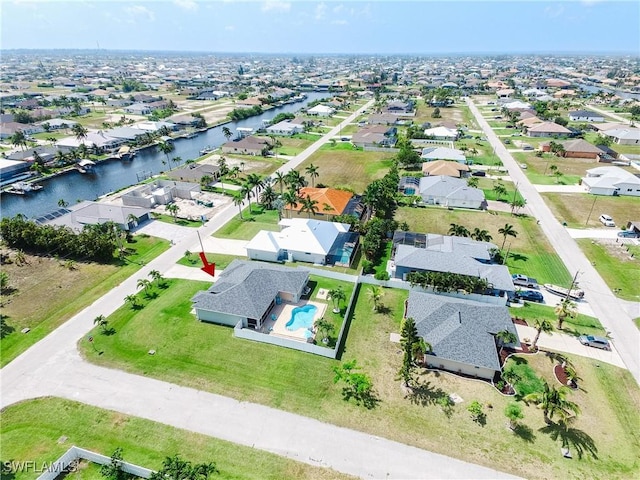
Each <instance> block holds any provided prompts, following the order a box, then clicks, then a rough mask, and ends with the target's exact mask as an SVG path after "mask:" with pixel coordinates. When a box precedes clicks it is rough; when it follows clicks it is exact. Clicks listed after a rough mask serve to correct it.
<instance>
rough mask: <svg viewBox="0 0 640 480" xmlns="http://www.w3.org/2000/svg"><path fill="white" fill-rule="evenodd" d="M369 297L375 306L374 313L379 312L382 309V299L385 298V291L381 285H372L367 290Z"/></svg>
mask: <svg viewBox="0 0 640 480" xmlns="http://www.w3.org/2000/svg"><path fill="white" fill-rule="evenodd" d="M367 297H369V301H370V302H371V303H372V304H373V311H374V312H379V311H380V310H381V309H382V298H383V297H384V290H383V289H382V287H381V286H380V285H371V286H370V287H369V289H368V290H367Z"/></svg>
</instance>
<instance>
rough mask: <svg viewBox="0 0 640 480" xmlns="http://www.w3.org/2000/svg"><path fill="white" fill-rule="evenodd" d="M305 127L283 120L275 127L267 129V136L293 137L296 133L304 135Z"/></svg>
mask: <svg viewBox="0 0 640 480" xmlns="http://www.w3.org/2000/svg"><path fill="white" fill-rule="evenodd" d="M303 131H304V127H303V126H302V125H301V124H299V123H292V122H290V121H288V120H283V121H282V122H278V123H276V124H275V125H271V126H269V127H267V134H269V135H286V136H291V135H295V134H296V133H302V132H303Z"/></svg>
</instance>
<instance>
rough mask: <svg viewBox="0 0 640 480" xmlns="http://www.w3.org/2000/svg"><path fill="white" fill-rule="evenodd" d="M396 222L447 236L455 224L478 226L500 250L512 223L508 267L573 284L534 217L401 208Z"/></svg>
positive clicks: (548, 281) (544, 279) (417, 230)
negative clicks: (504, 229)
mask: <svg viewBox="0 0 640 480" xmlns="http://www.w3.org/2000/svg"><path fill="white" fill-rule="evenodd" d="M505 186H506V184H505ZM395 220H397V221H398V222H401V223H402V222H404V221H406V222H407V223H408V224H409V228H410V230H411V231H412V232H422V233H439V234H443V235H446V234H447V232H448V231H449V226H450V224H452V223H457V224H459V225H464V226H465V227H467V229H469V230H470V231H473V229H474V228H476V227H477V228H480V229H485V230H488V231H489V233H490V234H491V235H492V236H493V243H495V244H496V245H497V246H498V247H500V246H501V244H502V237H501V236H500V234H499V233H498V229H499V228H501V227H504V225H505V224H506V223H509V224H511V225H513V226H514V228H515V230H516V232H518V236H517V237H516V238H513V237H508V238H507V241H506V243H505V250H507V249H508V250H509V258H508V259H507V263H506V264H507V266H508V267H509V270H510V271H511V272H512V273H524V274H526V275H529V276H531V277H534V278H537V279H538V281H540V282H541V283H554V284H559V285H565V284H566V285H569V284H570V283H571V276H570V275H569V272H568V271H567V269H566V267H565V266H564V264H563V263H562V260H560V257H559V256H558V255H557V254H556V253H555V252H554V250H553V248H552V247H551V245H550V244H549V242H548V241H547V239H546V237H545V236H544V234H543V233H542V231H541V230H540V227H539V226H538V225H537V223H536V220H535V219H534V218H532V217H525V216H513V215H510V214H508V213H500V212H494V213H488V212H481V211H471V210H447V209H445V208H440V207H427V208H412V207H400V208H398V211H397V212H396V216H395ZM509 244H511V248H509Z"/></svg>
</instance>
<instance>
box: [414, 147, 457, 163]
mask: <svg viewBox="0 0 640 480" xmlns="http://www.w3.org/2000/svg"><path fill="white" fill-rule="evenodd" d="M420 158H422V160H423V161H425V162H431V161H433V160H452V161H454V162H459V163H466V162H467V157H465V156H464V152H463V151H462V150H458V149H457V148H449V147H437V146H436V147H427V148H423V149H422V155H420Z"/></svg>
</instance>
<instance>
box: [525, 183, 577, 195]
mask: <svg viewBox="0 0 640 480" xmlns="http://www.w3.org/2000/svg"><path fill="white" fill-rule="evenodd" d="M534 187H535V189H536V190H537V191H538V192H540V193H548V192H557V193H586V191H587V189H586V188H585V187H584V185H541V184H535V185H534Z"/></svg>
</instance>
